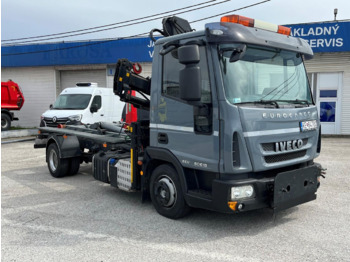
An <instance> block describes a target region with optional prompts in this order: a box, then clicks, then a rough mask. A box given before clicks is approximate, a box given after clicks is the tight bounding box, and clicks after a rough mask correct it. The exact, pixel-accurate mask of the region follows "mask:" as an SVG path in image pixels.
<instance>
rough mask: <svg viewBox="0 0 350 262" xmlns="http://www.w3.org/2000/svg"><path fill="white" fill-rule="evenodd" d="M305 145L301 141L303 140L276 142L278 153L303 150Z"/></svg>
mask: <svg viewBox="0 0 350 262" xmlns="http://www.w3.org/2000/svg"><path fill="white" fill-rule="evenodd" d="M303 145H304V143H303V140H301V139H298V140H291V141H283V142H276V143H275V151H276V152H284V151H291V150H295V149H299V148H302V146H303Z"/></svg>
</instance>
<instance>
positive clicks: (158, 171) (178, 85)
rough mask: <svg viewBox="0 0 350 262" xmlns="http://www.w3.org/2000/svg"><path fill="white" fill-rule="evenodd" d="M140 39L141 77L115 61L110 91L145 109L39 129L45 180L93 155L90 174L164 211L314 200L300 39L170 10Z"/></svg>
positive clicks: (315, 130) (313, 118)
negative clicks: (114, 120)
mask: <svg viewBox="0 0 350 262" xmlns="http://www.w3.org/2000/svg"><path fill="white" fill-rule="evenodd" d="M154 32H160V33H161V34H162V35H163V36H164V37H162V38H160V39H157V40H156V39H154V37H153V33H154ZM150 37H151V38H152V39H153V40H156V42H155V47H154V56H153V65H152V78H144V77H142V76H140V75H138V74H137V73H138V72H137V70H135V64H133V63H132V62H130V61H128V60H126V59H120V60H119V61H118V62H117V65H116V73H115V77H114V93H115V95H118V96H119V97H120V100H121V101H124V102H127V103H129V104H131V105H133V106H135V107H137V108H139V109H143V110H146V111H147V114H145V115H144V116H143V117H139V118H138V119H137V120H136V121H135V122H132V123H131V124H130V125H128V126H126V125H125V124H124V123H120V124H119V126H115V127H114V128H103V127H101V126H100V125H99V124H98V123H97V124H94V125H90V126H62V128H50V127H42V128H40V134H39V135H38V138H37V140H36V144H35V147H45V148H46V161H47V164H48V168H49V171H50V173H51V175H52V176H54V177H63V176H65V175H72V174H75V173H77V172H78V169H79V165H80V164H81V163H83V162H92V173H93V176H94V178H95V179H97V180H100V181H102V182H105V183H109V184H111V185H112V186H114V187H117V188H119V189H121V190H125V191H128V192H133V191H141V192H142V199H146V198H148V197H150V199H151V200H152V202H153V205H154V207H155V209H156V210H157V212H158V213H160V214H161V215H163V216H166V217H169V218H173V219H174V218H179V217H182V216H184V215H186V214H187V213H188V212H189V210H190V208H204V209H208V210H213V211H219V212H225V213H236V212H244V211H249V210H254V209H260V208H272V209H274V210H275V211H277V210H282V209H286V208H289V207H292V206H296V205H299V204H302V203H305V202H308V201H311V200H314V199H316V191H317V189H318V188H319V185H320V177H321V176H323V174H324V170H323V169H322V167H321V165H319V164H317V163H315V162H314V159H315V158H316V157H317V156H318V155H319V154H320V150H321V126H320V121H319V117H318V114H317V108H316V105H315V103H314V101H313V98H312V93H311V90H310V86H309V82H308V78H307V74H306V71H305V67H304V63H303V60H304V59H310V58H312V56H313V52H312V50H311V48H310V46H309V45H308V44H307V43H306V42H305V41H304V40H302V39H299V38H295V37H292V36H290V29H289V28H286V27H283V26H277V25H273V24H269V23H266V22H262V21H259V20H254V19H251V18H247V17H243V16H238V15H229V16H225V17H222V18H221V21H220V22H214V23H209V24H206V25H205V28H204V30H201V31H195V32H194V31H193V30H192V29H191V27H190V25H189V23H188V22H187V21H186V20H183V19H180V18H178V17H170V18H166V19H164V20H163V30H159V29H153V30H152V31H151V33H150ZM134 91H136V92H137V93H139V95H138V96H137V97H135V96H131V92H134Z"/></svg>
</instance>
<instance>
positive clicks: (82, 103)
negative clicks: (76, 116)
mask: <svg viewBox="0 0 350 262" xmlns="http://www.w3.org/2000/svg"><path fill="white" fill-rule="evenodd" d="M90 99H91V95H89V94H68V95H60V96H59V97H58V98H57V100H56V101H55V103H54V105H53V107H52V109H73V110H74V109H76V110H77V109H85V108H87V106H88V105H89V102H90Z"/></svg>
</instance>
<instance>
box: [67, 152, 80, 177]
mask: <svg viewBox="0 0 350 262" xmlns="http://www.w3.org/2000/svg"><path fill="white" fill-rule="evenodd" d="M79 167H80V158H79V157H73V158H70V159H69V170H68V175H69V176H74V175H75V174H77V173H78V171H79Z"/></svg>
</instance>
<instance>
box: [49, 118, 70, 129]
mask: <svg viewBox="0 0 350 262" xmlns="http://www.w3.org/2000/svg"><path fill="white" fill-rule="evenodd" d="M67 121H68V117H63V118H57V119H56V122H55V123H54V122H53V121H52V118H49V117H45V118H44V122H45V124H46V126H47V127H57V125H59V124H62V125H63V124H65V123H67Z"/></svg>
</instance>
